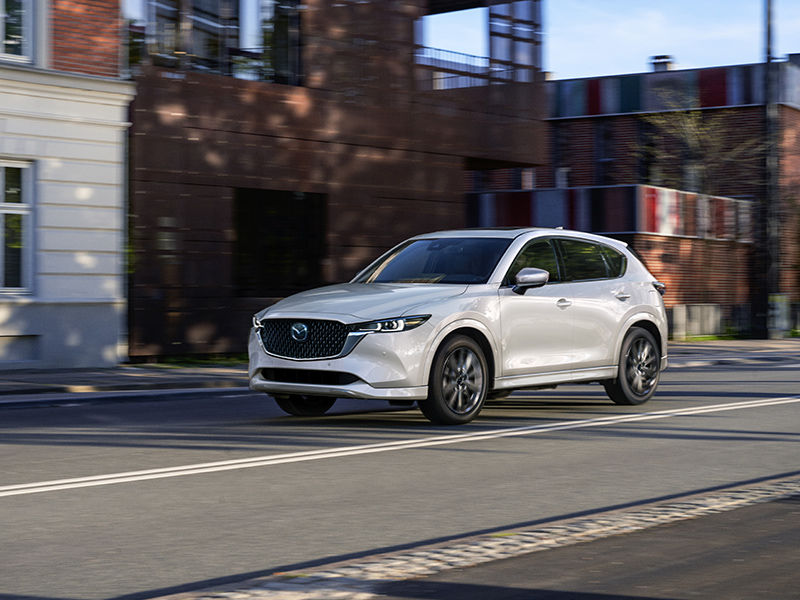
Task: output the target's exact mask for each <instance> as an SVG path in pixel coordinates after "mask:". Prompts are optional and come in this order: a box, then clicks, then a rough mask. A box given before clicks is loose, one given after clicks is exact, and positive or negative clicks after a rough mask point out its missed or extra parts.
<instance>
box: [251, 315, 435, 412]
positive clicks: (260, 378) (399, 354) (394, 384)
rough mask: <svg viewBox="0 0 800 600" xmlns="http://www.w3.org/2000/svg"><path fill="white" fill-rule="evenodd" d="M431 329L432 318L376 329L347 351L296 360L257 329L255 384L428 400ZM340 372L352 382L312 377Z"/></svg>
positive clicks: (283, 391)
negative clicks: (278, 351) (267, 346)
mask: <svg viewBox="0 0 800 600" xmlns="http://www.w3.org/2000/svg"><path fill="white" fill-rule="evenodd" d="M430 333H431V328H430V326H428V325H427V324H426V325H422V326H421V327H418V328H416V329H413V330H410V331H403V332H397V333H377V334H370V335H367V336H365V337H364V339H362V340H361V341H360V342H359V343H358V345H357V346H356V347H355V348H354V349H353V350H352V352H350V353H349V354H348V355H347V356H343V357H341V358H334V359H320V360H292V359H287V358H279V357H276V356H272V355H270V354H267V353H266V352H265V350H264V347H263V345H262V344H261V341H260V339H259V338H258V335H257V334H256V332H255V330H252V329H251V331H250V341H249V354H250V367H249V372H248V376H249V383H250V389H252V390H255V391H259V392H266V393H268V394H271V395H291V394H299V395H309V396H333V397H337V398H365V399H374V400H423V399H425V398H426V397H427V395H428V386H427V377H426V373H425V360H424V357H425V353H426V348H427V342H428V336H429V335H430ZM332 374H333V375H332ZM337 375H338V376H340V378H341V379H343V380H346V381H347V382H346V383H339V384H336V383H330V382H327V381H326V382H324V383H316V382H314V383H312V382H311V381H315V380H318V379H322V380H325V379H329V378H333V379H336V376H337Z"/></svg>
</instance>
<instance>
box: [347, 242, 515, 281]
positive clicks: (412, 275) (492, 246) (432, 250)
mask: <svg viewBox="0 0 800 600" xmlns="http://www.w3.org/2000/svg"><path fill="white" fill-rule="evenodd" d="M510 244H511V240H510V239H503V238H440V239H425V240H412V241H410V242H407V243H406V244H403V245H402V246H400V247H399V248H397V249H395V250H394V251H393V252H391V253H389V254H387V255H386V256H383V257H381V258H380V259H378V260H377V261H375V262H374V263H373V264H372V265H370V267H369V268H367V270H366V271H364V272H363V273H362V274H361V275H360V276H359V277H358V278H356V279H355V280H353V282H354V283H462V284H464V283H486V282H487V281H488V280H489V276H490V275H491V274H492V271H494V268H495V266H497V261H499V260H500V257H501V256H503V254H504V253H505V251H506V249H507V248H508V246H509V245H510Z"/></svg>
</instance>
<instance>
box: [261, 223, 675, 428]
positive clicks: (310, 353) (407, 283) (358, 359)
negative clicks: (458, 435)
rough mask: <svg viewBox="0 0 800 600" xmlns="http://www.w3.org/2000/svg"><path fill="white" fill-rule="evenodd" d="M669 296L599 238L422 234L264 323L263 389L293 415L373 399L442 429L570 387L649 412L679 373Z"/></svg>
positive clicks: (535, 232)
mask: <svg viewBox="0 0 800 600" xmlns="http://www.w3.org/2000/svg"><path fill="white" fill-rule="evenodd" d="M663 291H664V286H663V285H662V284H660V283H659V282H657V281H656V280H655V278H654V277H653V275H651V274H650V272H649V271H648V270H647V269H646V268H645V266H644V265H643V264H642V263H641V262H640V261H639V260H638V259H637V258H636V256H635V255H634V254H633V253H632V252H631V250H630V249H629V248H628V247H627V245H626V244H624V243H623V242H619V241H617V240H613V239H610V238H606V237H602V236H598V235H592V234H587V233H579V232H575V231H565V230H561V229H538V228H533V229H531V228H529V229H466V230H461V231H445V232H438V233H430V234H426V235H420V236H417V237H414V238H411V239H410V240H407V241H405V242H403V243H402V244H400V245H399V246H397V247H395V248H393V249H392V250H390V251H389V252H387V253H386V254H384V255H383V256H381V257H380V258H379V259H377V260H376V261H375V262H373V263H372V264H371V265H370V266H368V267H367V268H366V269H364V270H363V271H362V272H361V273H359V274H358V275H357V276H356V277H355V279H353V280H352V281H351V282H350V283H345V284H339V285H331V286H327V287H322V288H318V289H314V290H310V291H307V292H302V293H300V294H296V295H294V296H290V297H289V298H286V299H284V300H281V301H280V302H278V303H277V304H274V305H273V306H270V307H269V308H267V309H264V310H262V311H261V312H259V313H257V314H256V315H255V316H254V318H253V328H252V330H251V333H250V344H249V351H250V369H249V377H250V388H251V389H253V390H259V391H263V392H267V393H268V394H270V395H272V396H273V397H274V398H275V400H276V401H277V402H278V405H279V406H280V407H281V408H282V409H283V410H284V411H286V412H288V413H290V414H293V415H300V416H312V415H321V414H323V413H325V412H326V411H327V410H328V409H329V408H330V407H331V406H332V405H333V403H334V402H335V400H336V398H345V397H346V398H371V399H378V400H389V401H391V402H392V403H395V404H401V405H402V404H408V405H411V404H413V402H414V401H417V402H418V405H419V408H420V409H421V410H422V412H423V413H424V415H425V416H426V417H428V419H430V420H431V421H433V422H434V423H439V424H459V423H467V422H469V421H471V420H472V419H473V418H475V416H476V415H477V414H478V413H479V412H480V410H481V408H482V406H483V404H484V401H485V400H486V398H487V397H489V398H491V397H497V396H503V395H505V394H508V393H509V392H510V391H512V390H515V389H520V388H529V389H530V388H537V387H553V386H554V385H557V384H565V383H578V382H594V381H596V382H600V383H602V384H603V385H604V386H605V390H606V392H607V393H608V396H609V397H610V398H611V399H612V400H613V401H614V402H616V403H617V404H641V403H643V402H646V401H647V400H649V399H650V397H651V396H652V395H653V394H654V393H655V390H656V386H657V385H658V381H659V376H660V373H661V371H662V370H663V369H665V368H666V366H667V318H666V314H665V312H664V303H663V301H662V298H661V294H662V293H663ZM659 292H661V293H659Z"/></svg>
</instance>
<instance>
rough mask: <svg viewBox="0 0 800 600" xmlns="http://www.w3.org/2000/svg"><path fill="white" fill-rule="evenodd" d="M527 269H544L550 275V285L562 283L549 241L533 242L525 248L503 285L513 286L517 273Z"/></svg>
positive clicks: (512, 265)
mask: <svg viewBox="0 0 800 600" xmlns="http://www.w3.org/2000/svg"><path fill="white" fill-rule="evenodd" d="M526 268H534V269H544V270H545V271H547V272H548V273H550V278H549V279H548V281H549V282H550V283H553V282H557V281H560V277H559V274H558V262H557V261H556V255H555V251H554V250H553V245H552V244H551V243H550V242H549V241H547V240H539V241H533V242H531V243H530V244H528V245H527V246H525V247H524V248H523V249H522V251H521V252H520V253H519V254H518V255H517V258H515V259H514V262H513V263H512V264H511V268H510V269H509V270H508V274H507V275H506V278H505V281H504V282H503V284H504V285H512V284H513V283H514V282H515V278H516V276H517V273H519V272H520V271H521V270H522V269H526Z"/></svg>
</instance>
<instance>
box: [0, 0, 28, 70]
mask: <svg viewBox="0 0 800 600" xmlns="http://www.w3.org/2000/svg"><path fill="white" fill-rule="evenodd" d="M32 13H33V0H0V59H2V60H28V59H29V58H30V55H31V39H30V38H31V27H32V19H31V17H32Z"/></svg>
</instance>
